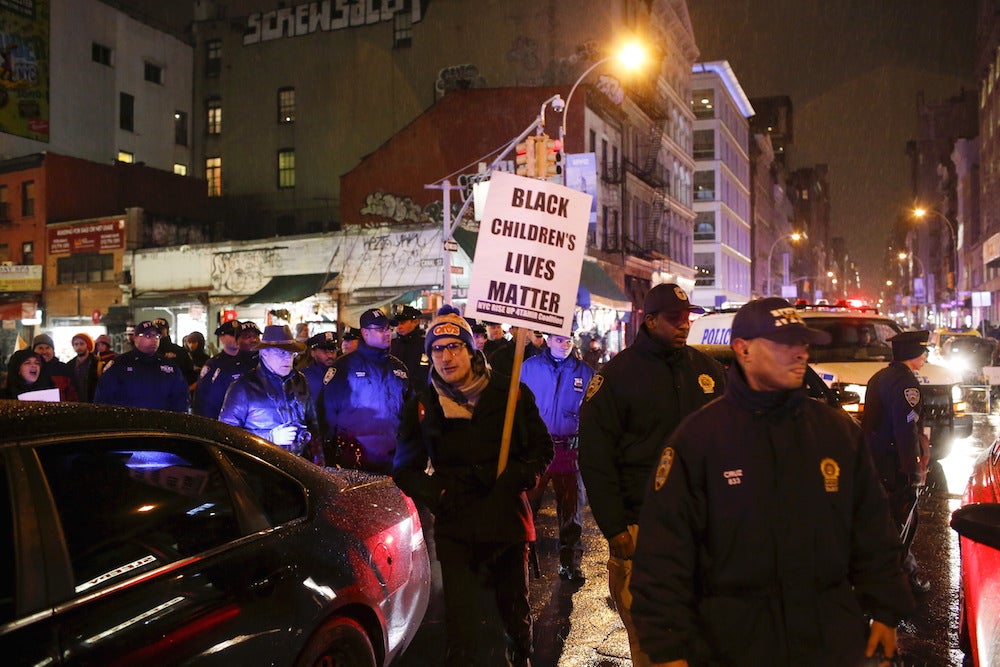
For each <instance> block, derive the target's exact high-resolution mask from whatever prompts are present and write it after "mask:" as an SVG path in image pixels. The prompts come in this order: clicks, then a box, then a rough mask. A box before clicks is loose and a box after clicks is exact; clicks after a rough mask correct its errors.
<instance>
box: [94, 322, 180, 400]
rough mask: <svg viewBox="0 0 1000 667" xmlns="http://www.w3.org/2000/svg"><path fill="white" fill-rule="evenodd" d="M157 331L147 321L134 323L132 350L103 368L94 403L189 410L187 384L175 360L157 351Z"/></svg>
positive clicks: (158, 339) (158, 332)
mask: <svg viewBox="0 0 1000 667" xmlns="http://www.w3.org/2000/svg"><path fill="white" fill-rule="evenodd" d="M159 343H160V330H159V327H157V326H156V325H155V324H153V323H152V322H150V321H148V320H147V321H145V322H140V323H139V324H137V325H136V326H135V349H134V350H131V351H130V352H125V353H123V354H119V355H118V356H117V357H115V358H114V359H113V360H112V361H109V362H108V363H107V365H105V367H104V373H103V374H102V375H101V377H100V378H99V379H98V381H97V390H96V391H95V393H94V403H104V404H107V405H124V406H128V407H133V408H152V409H155V410H171V411H173V412H187V411H188V383H187V380H185V379H184V374H183V372H182V371H181V369H180V366H178V365H177V364H176V363H174V362H173V361H172V360H170V359H164V358H163V357H160V356H158V355H157V354H156V348H157V346H158V345H159Z"/></svg>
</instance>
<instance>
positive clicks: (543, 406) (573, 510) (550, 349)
mask: <svg viewBox="0 0 1000 667" xmlns="http://www.w3.org/2000/svg"><path fill="white" fill-rule="evenodd" d="M593 377H594V371H593V369H591V368H590V367H589V366H587V364H585V363H583V361H582V360H580V359H579V358H578V357H577V356H576V355H574V354H573V339H572V338H568V337H566V336H561V335H556V334H549V336H548V339H547V340H546V348H545V350H544V351H543V352H542V353H540V354H536V355H535V356H533V357H531V358H530V359H528V360H527V361H525V362H524V365H523V366H522V367H521V382H523V383H524V384H526V385H528V388H529V389H531V391H532V393H533V394H534V395H535V402H536V403H537V404H538V411H539V412H540V413H541V415H542V420H543V421H544V422H545V426H546V427H547V428H548V429H549V435H551V436H552V446H553V451H554V453H553V457H552V463H550V464H549V467H548V468H546V470H545V474H544V475H542V478H541V479H540V480H539V481H538V485H537V486H536V487H535V488H534V489H532V490H531V492H530V493H529V494H528V499H529V500H530V501H531V508H532V510H533V512H534V513H535V514H537V513H538V508H539V507H540V506H541V503H542V497H543V495H544V494H545V488H546V487H547V486H548V485H549V481H550V480H551V481H552V486H553V488H554V489H555V494H556V516H557V518H558V520H559V576H560V577H561V578H562V579H566V580H569V581H576V582H583V580H584V575H583V570H582V569H581V568H580V563H581V561H582V560H583V543H582V542H581V541H580V535H581V534H582V532H583V518H582V516H583V503H584V493H583V482H582V480H581V479H580V466H579V464H578V462H577V444H578V443H577V430H578V429H579V426H580V403H581V402H582V401H583V392H584V389H586V387H587V385H589V384H590V380H591V378H593Z"/></svg>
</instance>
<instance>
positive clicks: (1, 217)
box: [0, 185, 10, 222]
mask: <svg viewBox="0 0 1000 667" xmlns="http://www.w3.org/2000/svg"><path fill="white" fill-rule="evenodd" d="M0 221H2V222H9V221H10V202H9V201H8V199H7V186H6V185H0Z"/></svg>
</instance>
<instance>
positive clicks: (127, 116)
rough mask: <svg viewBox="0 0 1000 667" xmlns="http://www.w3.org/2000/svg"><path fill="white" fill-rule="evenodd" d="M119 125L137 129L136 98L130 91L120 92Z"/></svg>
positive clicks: (122, 127) (131, 129)
mask: <svg viewBox="0 0 1000 667" xmlns="http://www.w3.org/2000/svg"><path fill="white" fill-rule="evenodd" d="M118 127H120V128H121V129H123V130H128V131H129V132H133V131H134V130H135V98H134V97H132V96H131V95H129V94H128V93H118Z"/></svg>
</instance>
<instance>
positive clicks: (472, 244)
mask: <svg viewBox="0 0 1000 667" xmlns="http://www.w3.org/2000/svg"><path fill="white" fill-rule="evenodd" d="M451 236H452V238H453V239H455V242H456V243H458V245H459V246H461V248H462V250H464V251H465V254H466V255H468V256H469V259H475V258H476V243H477V242H478V241H479V234H478V233H477V232H470V231H469V230H468V229H462V228H461V227H456V228H455V233H454V234H452V235H451Z"/></svg>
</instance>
